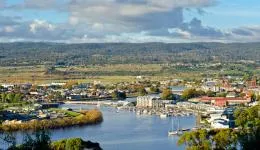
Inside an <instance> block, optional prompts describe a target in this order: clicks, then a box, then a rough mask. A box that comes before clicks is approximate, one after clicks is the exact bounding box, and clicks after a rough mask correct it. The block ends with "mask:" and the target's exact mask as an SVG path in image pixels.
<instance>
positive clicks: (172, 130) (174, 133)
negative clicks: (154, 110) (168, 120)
mask: <svg viewBox="0 0 260 150" xmlns="http://www.w3.org/2000/svg"><path fill="white" fill-rule="evenodd" d="M182 134H183V131H182V130H180V120H179V119H178V128H177V130H174V129H173V118H172V129H171V130H170V131H168V136H174V135H182Z"/></svg>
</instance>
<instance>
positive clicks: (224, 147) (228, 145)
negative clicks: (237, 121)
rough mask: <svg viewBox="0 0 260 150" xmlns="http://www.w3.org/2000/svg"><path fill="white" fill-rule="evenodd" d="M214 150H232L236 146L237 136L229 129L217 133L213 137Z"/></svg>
mask: <svg viewBox="0 0 260 150" xmlns="http://www.w3.org/2000/svg"><path fill="white" fill-rule="evenodd" d="M213 141H214V144H215V149H217V150H232V149H236V146H237V142H236V141H237V134H235V133H234V132H233V131H232V130H230V129H223V130H220V131H219V132H217V134H216V135H214V137H213Z"/></svg>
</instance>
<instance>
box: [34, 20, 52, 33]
mask: <svg viewBox="0 0 260 150" xmlns="http://www.w3.org/2000/svg"><path fill="white" fill-rule="evenodd" d="M39 29H46V30H48V31H53V30H54V29H55V25H53V24H50V23H48V22H47V21H45V20H37V19H36V20H34V21H33V22H32V23H31V24H30V31H31V32H32V33H36V32H37V30H39Z"/></svg>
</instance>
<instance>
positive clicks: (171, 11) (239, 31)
mask: <svg viewBox="0 0 260 150" xmlns="http://www.w3.org/2000/svg"><path fill="white" fill-rule="evenodd" d="M218 3H219V2H218V1H216V0H181V1H180V0H37V1H35V0H24V1H22V2H20V3H15V4H8V3H7V0H0V8H1V10H0V41H2V42H8V41H52V42H69V43H81V42H198V41H202V42H210V41H217V42H244V41H259V40H260V26H244V27H237V28H232V29H226V30H223V29H217V28H214V27H210V26H207V25H204V24H203V22H202V20H199V19H198V18H196V17H194V18H192V19H191V20H189V21H187V20H185V18H184V11H186V10H190V9H194V10H196V13H197V14H196V15H203V14H204V13H205V11H204V9H205V8H208V7H215V6H216V5H218ZM4 11H9V12H19V11H21V12H22V13H26V11H31V12H41V13H42V14H44V13H45V12H46V15H47V14H48V15H49V16H48V18H50V19H39V18H37V16H36V17H35V18H33V19H27V18H26V14H25V15H23V16H19V15H17V16H15V15H6V14H4V13H1V12H4ZM50 11H51V12H52V13H53V16H52V15H50V14H49V13H47V12H50ZM59 13H64V14H67V15H66V18H63V19H64V20H65V21H63V22H61V23H57V22H55V19H56V14H59ZM13 14H15V13H13ZM45 17H46V16H45Z"/></svg>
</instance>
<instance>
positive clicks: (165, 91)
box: [161, 89, 173, 100]
mask: <svg viewBox="0 0 260 150" xmlns="http://www.w3.org/2000/svg"><path fill="white" fill-rule="evenodd" d="M161 99H164V100H172V99H173V94H172V91H171V90H170V89H163V91H162V94H161Z"/></svg>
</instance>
